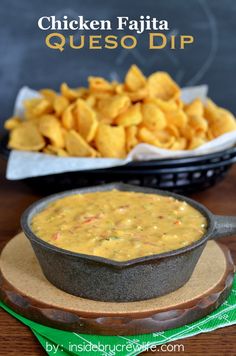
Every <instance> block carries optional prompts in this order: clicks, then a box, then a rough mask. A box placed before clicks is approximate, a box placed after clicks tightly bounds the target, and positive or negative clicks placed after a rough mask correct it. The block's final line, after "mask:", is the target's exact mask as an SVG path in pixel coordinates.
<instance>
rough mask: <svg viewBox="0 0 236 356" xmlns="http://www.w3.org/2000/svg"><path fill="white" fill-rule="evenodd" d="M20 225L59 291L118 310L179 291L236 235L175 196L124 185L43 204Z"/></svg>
mask: <svg viewBox="0 0 236 356" xmlns="http://www.w3.org/2000/svg"><path fill="white" fill-rule="evenodd" d="M21 225H22V229H23V231H24V233H25V235H26V237H27V238H28V239H29V241H30V243H31V245H32V247H33V249H34V252H35V254H36V257H37V259H38V261H39V264H40V266H41V268H42V271H43V273H44V275H45V277H46V278H47V279H48V280H49V281H50V282H51V283H52V284H53V285H55V286H56V287H57V288H59V289H62V290H64V291H65V292H67V293H70V294H73V295H76V296H79V297H83V298H89V299H93V300H100V301H114V302H122V301H138V300H145V299H150V298H155V297H158V296H161V295H164V294H167V293H170V292H172V291H174V290H176V289H178V288H180V287H181V286H183V285H184V284H185V283H186V282H187V281H188V280H189V278H190V277H191V275H192V273H193V270H194V268H195V266H196V264H197V262H198V259H199V257H200V255H201V253H202V251H203V249H204V247H205V245H206V243H207V241H208V240H209V239H213V238H218V237H222V236H226V235H227V236H229V235H232V234H234V233H236V217H223V216H216V215H213V214H212V213H211V212H210V211H209V210H208V209H206V208H205V207H204V206H202V205H201V204H199V203H197V202H195V201H193V200H192V199H189V198H186V197H183V196H180V195H177V194H175V193H169V192H166V191H160V190H157V189H151V188H145V187H137V186H132V185H126V184H121V183H114V184H108V185H103V186H95V187H90V188H82V189H76V190H71V191H67V192H63V193H58V194H54V195H51V196H49V197H46V198H43V199H41V200H39V201H38V202H36V203H34V204H32V205H31V206H30V207H29V208H28V209H27V210H26V211H25V212H24V213H23V215H22V218H21Z"/></svg>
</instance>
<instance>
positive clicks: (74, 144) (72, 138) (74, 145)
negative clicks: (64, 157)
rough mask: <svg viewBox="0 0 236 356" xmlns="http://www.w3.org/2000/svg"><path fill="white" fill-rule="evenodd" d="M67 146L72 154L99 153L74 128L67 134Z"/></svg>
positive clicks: (87, 155) (94, 154)
mask: <svg viewBox="0 0 236 356" xmlns="http://www.w3.org/2000/svg"><path fill="white" fill-rule="evenodd" d="M65 146H66V150H67V152H68V153H69V155H70V156H77V157H96V155H97V153H96V151H95V150H94V149H93V148H92V147H90V146H89V144H88V143H87V142H86V141H85V140H84V139H83V137H82V136H81V135H80V134H79V133H78V132H76V131H74V130H71V131H69V132H68V133H67V134H66V137H65Z"/></svg>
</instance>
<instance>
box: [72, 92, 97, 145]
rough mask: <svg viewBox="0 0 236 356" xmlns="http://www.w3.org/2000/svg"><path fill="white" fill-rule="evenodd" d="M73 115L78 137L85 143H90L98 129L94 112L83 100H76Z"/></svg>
mask: <svg viewBox="0 0 236 356" xmlns="http://www.w3.org/2000/svg"><path fill="white" fill-rule="evenodd" d="M75 113H76V118H77V126H78V131H79V133H80V135H81V136H82V137H83V138H84V139H85V140H86V141H87V142H91V141H92V140H93V139H94V137H95V134H96V130H97V127H98V121H97V117H96V112H95V111H94V110H93V109H92V108H91V107H90V106H89V105H88V104H87V103H86V102H85V101H84V100H83V99H78V100H77V102H76V108H75Z"/></svg>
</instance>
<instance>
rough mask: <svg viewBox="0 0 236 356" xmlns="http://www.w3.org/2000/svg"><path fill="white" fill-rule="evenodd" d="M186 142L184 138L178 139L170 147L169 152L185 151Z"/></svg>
mask: <svg viewBox="0 0 236 356" xmlns="http://www.w3.org/2000/svg"><path fill="white" fill-rule="evenodd" d="M187 144H188V141H187V139H186V138H185V137H179V138H178V139H177V140H175V141H174V142H173V144H172V145H171V146H170V149H171V150H185V149H186V148H187Z"/></svg>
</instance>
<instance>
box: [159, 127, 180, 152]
mask: <svg viewBox="0 0 236 356" xmlns="http://www.w3.org/2000/svg"><path fill="white" fill-rule="evenodd" d="M155 136H156V138H157V139H158V141H159V142H160V146H159V147H162V148H170V147H171V146H172V145H173V144H174V143H175V141H176V137H179V134H177V135H176V132H174V135H173V132H172V131H171V130H170V127H167V128H165V129H164V130H159V131H157V132H155Z"/></svg>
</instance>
